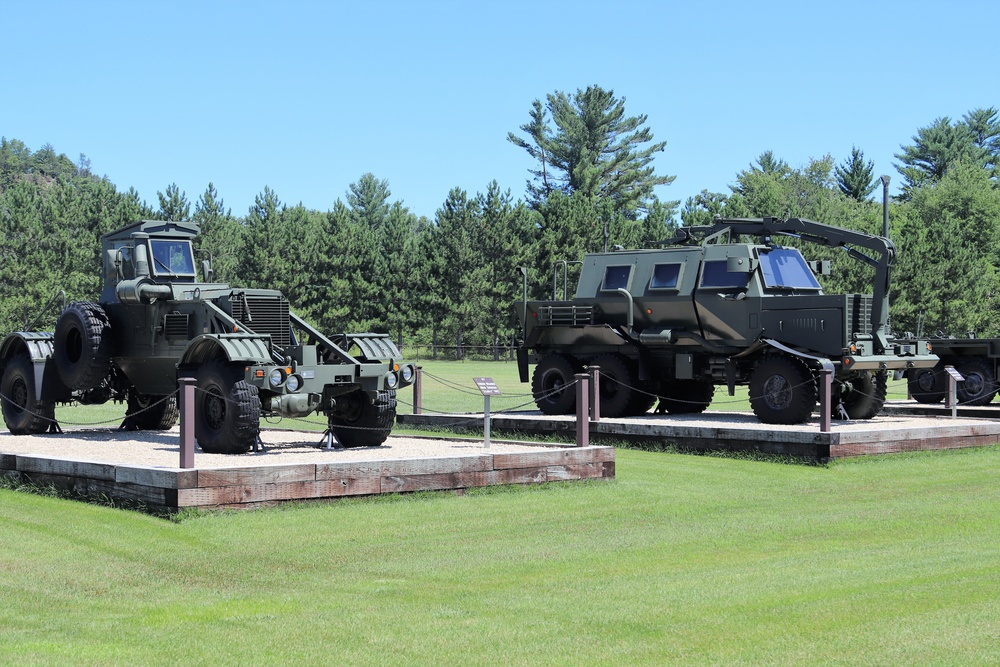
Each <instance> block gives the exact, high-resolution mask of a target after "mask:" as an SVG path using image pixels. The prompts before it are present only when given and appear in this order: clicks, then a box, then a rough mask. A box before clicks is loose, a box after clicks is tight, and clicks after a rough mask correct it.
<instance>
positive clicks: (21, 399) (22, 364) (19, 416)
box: [0, 354, 55, 435]
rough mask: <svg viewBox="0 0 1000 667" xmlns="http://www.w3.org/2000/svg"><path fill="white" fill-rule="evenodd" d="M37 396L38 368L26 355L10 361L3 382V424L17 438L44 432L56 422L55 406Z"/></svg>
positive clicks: (0, 393) (0, 396) (0, 392)
mask: <svg viewBox="0 0 1000 667" xmlns="http://www.w3.org/2000/svg"><path fill="white" fill-rule="evenodd" d="M35 396H36V394H35V369H34V364H33V363H31V359H29V358H28V355H26V354H19V355H17V356H16V357H13V358H12V359H10V361H8V362H7V366H6V367H5V368H4V371H3V378H2V379H0V403H3V406H2V411H3V421H4V423H5V424H6V425H7V429H8V430H10V432H11V433H13V434H14V435H34V434H37V433H44V432H45V431H46V430H47V429H48V428H49V426H50V425H51V424H54V423H55V406H54V405H53V404H52V403H42V402H41V401H39V400H38V399H37V398H36V397H35Z"/></svg>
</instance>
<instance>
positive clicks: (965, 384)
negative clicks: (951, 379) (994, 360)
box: [955, 357, 997, 405]
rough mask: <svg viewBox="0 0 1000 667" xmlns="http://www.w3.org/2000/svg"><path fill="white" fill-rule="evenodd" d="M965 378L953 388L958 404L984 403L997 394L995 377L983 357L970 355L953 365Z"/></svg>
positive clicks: (991, 368)
mask: <svg viewBox="0 0 1000 667" xmlns="http://www.w3.org/2000/svg"><path fill="white" fill-rule="evenodd" d="M955 370H957V371H958V372H959V373H961V374H962V377H964V378H965V380H963V381H962V382H959V383H958V386H957V387H956V388H955V397H956V398H957V399H958V404H959V405H986V404H987V403H989V402H990V401H992V400H993V397H994V396H996V395H997V378H996V374H995V373H994V372H993V367H992V366H991V365H990V364H989V362H987V361H986V360H985V359H980V358H978V357H970V358H969V359H965V360H963V361H961V362H959V363H958V364H956V365H955Z"/></svg>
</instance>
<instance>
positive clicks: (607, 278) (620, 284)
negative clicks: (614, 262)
mask: <svg viewBox="0 0 1000 667" xmlns="http://www.w3.org/2000/svg"><path fill="white" fill-rule="evenodd" d="M631 277H632V266H631V265H629V266H609V267H608V268H607V269H605V270H604V282H603V283H602V284H601V290H602V291H604V292H614V291H615V290H616V289H628V286H629V279H630V278H631Z"/></svg>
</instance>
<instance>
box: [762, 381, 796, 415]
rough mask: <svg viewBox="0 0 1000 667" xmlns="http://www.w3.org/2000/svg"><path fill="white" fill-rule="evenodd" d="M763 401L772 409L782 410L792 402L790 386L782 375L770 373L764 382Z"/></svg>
mask: <svg viewBox="0 0 1000 667" xmlns="http://www.w3.org/2000/svg"><path fill="white" fill-rule="evenodd" d="M764 401H765V402H767V405H768V407H769V408H771V409H773V410H783V409H785V408H787V407H788V406H789V404H790V403H791V402H792V388H791V386H790V385H789V384H788V379H787V378H785V376H784V375H772V376H771V377H769V378H768V379H767V382H765V383H764Z"/></svg>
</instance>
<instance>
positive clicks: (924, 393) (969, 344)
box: [906, 337, 1000, 406]
mask: <svg viewBox="0 0 1000 667" xmlns="http://www.w3.org/2000/svg"><path fill="white" fill-rule="evenodd" d="M930 342H931V345H933V346H934V354H936V355H937V356H938V357H939V358H940V359H941V361H939V362H938V364H937V365H936V366H934V368H919V369H914V370H911V371H907V372H906V378H907V382H908V386H909V391H910V395H911V396H912V397H913V398H914V399H915V400H916V401H917V402H919V403H927V404H933V403H940V402H941V401H943V400H944V398H945V394H946V393H947V391H948V374H947V372H946V371H945V367H946V366H952V367H954V368H955V370H957V371H958V372H959V374H960V375H961V376H962V378H963V379H962V380H960V381H959V382H958V383H957V384H956V386H955V398H956V400H957V401H958V403H959V405H963V406H980V405H989V404H990V403H991V402H992V401H993V399H994V398H995V397H996V395H997V388H998V385H997V378H998V377H1000V338H949V337H941V338H939V337H934V338H931V339H930Z"/></svg>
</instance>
